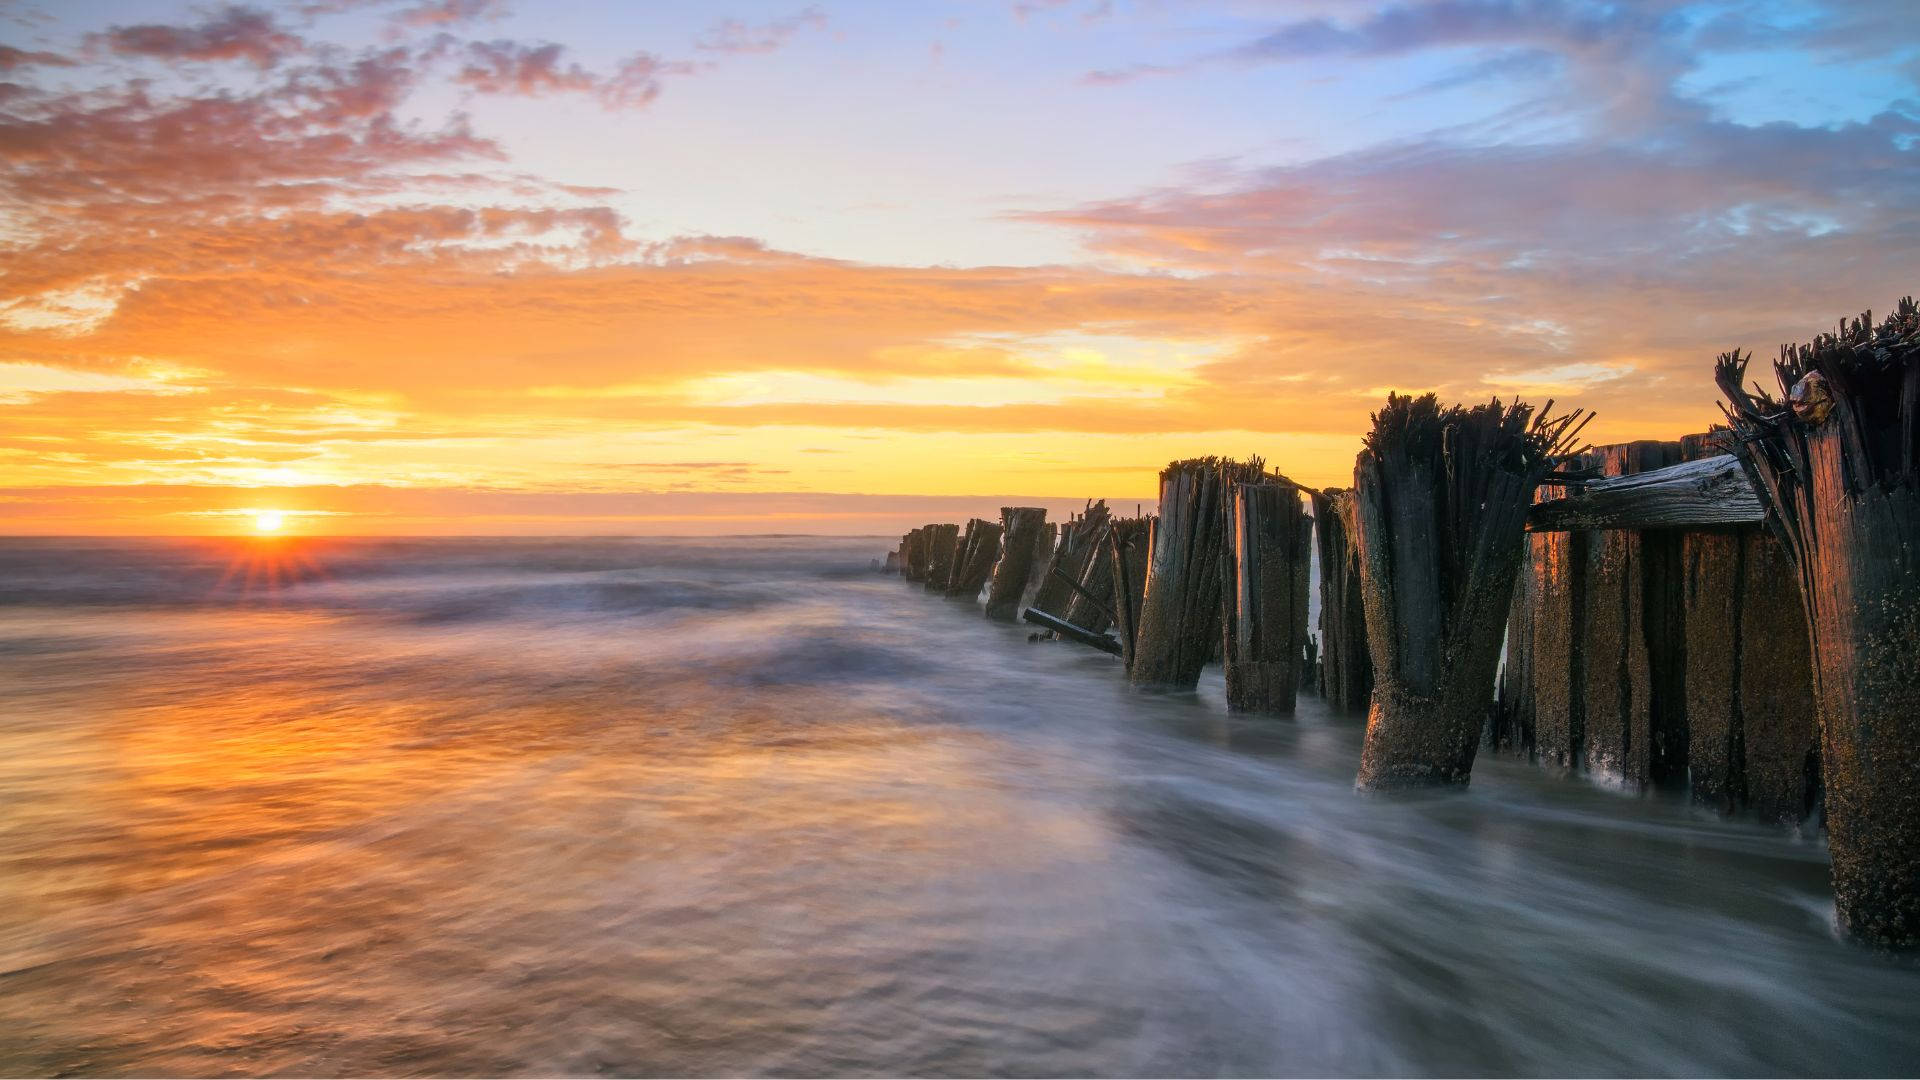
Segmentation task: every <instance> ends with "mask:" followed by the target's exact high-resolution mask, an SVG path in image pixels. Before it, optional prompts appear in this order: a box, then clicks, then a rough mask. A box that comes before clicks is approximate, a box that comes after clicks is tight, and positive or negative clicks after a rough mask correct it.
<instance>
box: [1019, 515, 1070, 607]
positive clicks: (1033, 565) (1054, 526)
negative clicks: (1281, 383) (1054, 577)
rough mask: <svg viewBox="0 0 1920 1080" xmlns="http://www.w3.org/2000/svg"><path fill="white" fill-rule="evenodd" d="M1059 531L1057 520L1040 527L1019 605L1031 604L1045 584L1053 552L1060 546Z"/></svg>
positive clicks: (1051, 566)
mask: <svg viewBox="0 0 1920 1080" xmlns="http://www.w3.org/2000/svg"><path fill="white" fill-rule="evenodd" d="M1060 531H1061V530H1060V523H1059V522H1057V521H1049V522H1047V523H1046V524H1044V525H1042V526H1041V527H1040V535H1039V537H1038V538H1036V540H1035V541H1034V549H1033V561H1032V562H1030V563H1028V564H1027V588H1026V591H1025V592H1024V593H1023V594H1022V595H1021V599H1020V606H1021V607H1026V606H1027V605H1029V604H1032V603H1033V602H1034V600H1035V599H1036V598H1037V597H1038V596H1039V594H1040V587H1041V586H1042V585H1045V584H1046V581H1047V576H1048V573H1049V571H1051V570H1052V569H1053V560H1054V553H1055V552H1056V551H1058V550H1059V548H1060Z"/></svg>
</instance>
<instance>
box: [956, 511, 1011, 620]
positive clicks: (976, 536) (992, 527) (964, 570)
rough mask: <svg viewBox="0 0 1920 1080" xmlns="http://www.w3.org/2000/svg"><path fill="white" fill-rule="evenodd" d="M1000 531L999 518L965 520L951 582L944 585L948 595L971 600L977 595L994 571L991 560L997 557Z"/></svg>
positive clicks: (998, 555) (998, 554)
mask: <svg viewBox="0 0 1920 1080" xmlns="http://www.w3.org/2000/svg"><path fill="white" fill-rule="evenodd" d="M1002 531H1003V530H1002V527H1001V525H1000V524H999V523H998V522H993V521H987V520H984V519H982V518H974V519H973V520H971V521H969V522H967V536H966V542H965V543H964V544H962V545H961V547H960V554H959V556H958V557H957V558H956V559H955V560H954V569H953V582H952V584H950V585H948V586H947V595H948V596H951V597H957V598H959V599H962V600H968V601H971V600H973V599H974V598H975V597H977V596H979V595H980V589H981V587H982V586H984V585H986V583H987V577H988V575H990V574H992V573H993V564H994V562H995V561H996V560H997V559H999V558H1000V534H1001V532H1002Z"/></svg>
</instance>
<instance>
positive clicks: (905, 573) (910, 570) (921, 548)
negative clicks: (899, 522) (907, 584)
mask: <svg viewBox="0 0 1920 1080" xmlns="http://www.w3.org/2000/svg"><path fill="white" fill-rule="evenodd" d="M931 528H933V526H931V525H922V526H920V527H919V528H917V529H914V530H912V531H910V532H908V533H907V541H906V561H905V563H904V565H903V566H902V567H901V570H900V573H901V576H902V577H905V578H906V579H907V580H908V581H925V580H927V557H928V555H929V548H928V545H927V530H929V529H931Z"/></svg>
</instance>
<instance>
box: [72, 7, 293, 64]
mask: <svg viewBox="0 0 1920 1080" xmlns="http://www.w3.org/2000/svg"><path fill="white" fill-rule="evenodd" d="M88 43H89V45H91V46H93V47H96V48H101V49H104V50H106V51H108V52H111V53H115V54H117V55H120V56H134V57H142V58H147V59H154V60H197V61H213V60H246V61H248V62H250V63H252V64H253V65H255V66H256V67H262V68H267V67H272V66H274V65H275V64H277V63H279V62H280V61H281V60H283V59H285V58H287V57H288V56H291V55H293V54H295V53H298V52H300V51H302V50H303V49H304V48H305V43H304V42H302V41H301V40H300V38H299V37H297V36H296V35H294V34H291V33H288V32H286V31H284V30H281V29H280V27H279V26H278V24H276V23H275V22H274V18H273V16H272V15H269V14H267V13H266V12H263V11H258V10H256V9H254V8H249V7H241V6H229V7H224V8H221V9H219V11H218V13H217V14H215V15H214V16H212V17H211V18H209V19H208V20H207V21H205V22H203V23H201V24H199V25H198V26H168V25H165V24H160V23H143V24H141V25H138V26H115V27H113V28H111V29H109V30H107V31H106V32H105V33H101V34H95V35H93V36H92V37H90V38H89V39H88Z"/></svg>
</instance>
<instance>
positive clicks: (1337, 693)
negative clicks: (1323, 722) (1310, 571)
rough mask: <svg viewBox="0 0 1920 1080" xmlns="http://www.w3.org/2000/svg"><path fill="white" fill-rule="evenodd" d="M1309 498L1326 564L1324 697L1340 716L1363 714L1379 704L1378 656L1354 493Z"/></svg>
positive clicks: (1323, 587) (1322, 624)
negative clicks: (1370, 635) (1371, 647)
mask: <svg viewBox="0 0 1920 1080" xmlns="http://www.w3.org/2000/svg"><path fill="white" fill-rule="evenodd" d="M1309 494H1310V495H1311V496H1312V498H1313V532H1314V550H1315V552H1316V554H1317V555H1318V556H1319V560H1320V693H1321V695H1322V696H1323V697H1325V698H1326V699H1327V705H1328V707H1329V708H1331V709H1333V710H1334V711H1335V712H1339V713H1362V712H1365V711H1367V703H1368V702H1369V701H1371V700H1372V698H1373V656H1372V654H1370V653H1369V652H1368V651H1367V613H1366V607H1365V605H1364V604H1363V603H1362V601H1361V598H1360V556H1359V551H1358V549H1356V548H1355V547H1354V544H1353V493H1352V492H1351V491H1347V490H1344V489H1339V488H1328V489H1326V490H1325V491H1314V492H1310V493H1309Z"/></svg>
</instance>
